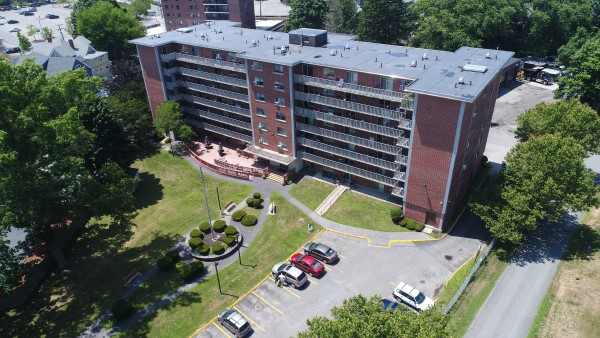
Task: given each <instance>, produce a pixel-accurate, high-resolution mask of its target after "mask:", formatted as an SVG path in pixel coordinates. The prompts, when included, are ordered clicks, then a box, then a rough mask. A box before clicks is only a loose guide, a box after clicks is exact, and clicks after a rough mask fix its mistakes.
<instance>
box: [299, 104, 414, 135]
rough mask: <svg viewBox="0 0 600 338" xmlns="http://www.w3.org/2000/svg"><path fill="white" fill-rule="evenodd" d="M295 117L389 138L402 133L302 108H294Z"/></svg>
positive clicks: (393, 129)
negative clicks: (312, 119)
mask: <svg viewBox="0 0 600 338" xmlns="http://www.w3.org/2000/svg"><path fill="white" fill-rule="evenodd" d="M295 112H296V114H297V115H300V116H305V117H310V118H314V119H317V120H320V121H326V122H331V123H335V124H339V125H342V126H345V127H350V128H354V129H359V130H364V131H368V132H371V133H376V134H381V135H386V136H391V137H401V136H402V135H403V134H404V132H403V131H402V130H398V129H396V128H390V127H385V126H380V125H378V124H374V123H368V122H365V121H359V120H353V119H349V118H346V117H342V116H337V115H334V114H330V113H321V112H318V111H314V110H310V109H304V108H296V110H295Z"/></svg>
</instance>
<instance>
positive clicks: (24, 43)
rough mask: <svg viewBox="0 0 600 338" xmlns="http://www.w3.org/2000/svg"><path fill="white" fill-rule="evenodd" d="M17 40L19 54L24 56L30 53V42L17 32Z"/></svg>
mask: <svg viewBox="0 0 600 338" xmlns="http://www.w3.org/2000/svg"><path fill="white" fill-rule="evenodd" d="M17 39H19V48H21V53H23V54H25V53H27V52H29V51H31V42H30V41H29V39H28V38H27V37H26V36H25V35H23V34H21V33H20V32H17Z"/></svg>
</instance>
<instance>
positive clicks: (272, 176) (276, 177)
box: [267, 173, 283, 185]
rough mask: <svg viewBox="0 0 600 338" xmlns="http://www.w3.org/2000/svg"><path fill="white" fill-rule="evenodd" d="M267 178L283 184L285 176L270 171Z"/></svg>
mask: <svg viewBox="0 0 600 338" xmlns="http://www.w3.org/2000/svg"><path fill="white" fill-rule="evenodd" d="M267 178H268V179H270V180H271V181H275V182H277V183H279V184H281V185H283V176H281V175H277V174H273V173H269V174H268V175H267Z"/></svg>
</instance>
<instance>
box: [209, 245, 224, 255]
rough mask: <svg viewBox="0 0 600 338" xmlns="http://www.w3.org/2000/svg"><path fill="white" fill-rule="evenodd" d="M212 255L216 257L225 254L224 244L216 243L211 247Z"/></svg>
mask: <svg viewBox="0 0 600 338" xmlns="http://www.w3.org/2000/svg"><path fill="white" fill-rule="evenodd" d="M211 249H212V253H213V254H215V255H220V254H222V253H223V251H224V249H223V244H222V243H214V244H213V245H212V247H211Z"/></svg>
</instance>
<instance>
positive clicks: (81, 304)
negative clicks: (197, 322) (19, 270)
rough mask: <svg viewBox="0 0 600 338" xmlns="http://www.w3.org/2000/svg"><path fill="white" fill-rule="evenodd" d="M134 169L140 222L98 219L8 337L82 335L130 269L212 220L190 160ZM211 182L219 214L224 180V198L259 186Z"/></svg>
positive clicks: (12, 319) (14, 319) (17, 315)
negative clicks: (122, 223) (138, 179)
mask: <svg viewBox="0 0 600 338" xmlns="http://www.w3.org/2000/svg"><path fill="white" fill-rule="evenodd" d="M133 167H136V168H138V169H139V170H140V176H141V178H142V179H143V181H142V183H141V184H140V186H139V187H138V190H137V191H136V193H135V196H136V206H137V216H136V217H135V218H134V219H133V221H132V224H130V225H128V226H119V225H115V224H112V225H111V224H110V220H108V219H98V220H92V221H91V222H90V224H89V225H88V226H86V228H85V230H84V232H83V233H82V234H81V236H79V238H78V239H77V241H76V242H75V244H74V245H73V247H72V249H71V251H70V252H69V253H68V259H69V263H70V266H69V268H68V269H67V270H64V271H56V272H54V273H53V274H51V275H50V277H49V278H48V279H47V280H46V281H45V282H44V284H43V285H42V287H41V289H40V291H39V293H38V294H36V295H35V296H33V297H32V299H31V300H29V301H28V302H27V303H26V305H25V306H23V307H21V308H19V309H17V310H13V311H10V312H9V313H7V314H6V317H7V318H6V317H5V318H2V323H3V325H1V328H0V336H3V337H44V336H48V337H59V336H60V337H75V336H77V335H78V334H79V333H80V332H81V331H83V330H84V329H85V328H86V327H87V326H88V325H90V324H91V323H92V321H93V320H94V319H95V318H97V317H98V316H99V315H100V314H101V313H102V312H103V311H105V310H107V309H109V308H110V306H111V305H112V304H113V303H114V302H115V301H116V300H117V299H119V298H120V297H121V296H122V294H123V293H124V292H125V291H126V289H125V288H124V287H123V283H124V281H123V278H124V277H125V276H126V275H127V274H129V272H131V271H132V270H137V271H140V272H143V271H145V270H147V269H148V268H150V267H151V266H152V265H153V264H154V263H155V261H156V259H157V258H158V257H159V256H160V254H161V253H162V252H164V251H166V250H167V249H169V248H170V247H171V246H172V245H174V244H175V243H176V242H177V240H178V239H179V238H180V236H181V235H182V234H183V233H185V232H186V231H188V230H189V229H191V228H192V227H195V226H198V225H199V224H200V223H201V222H202V221H204V220H206V219H207V217H206V208H205V203H204V198H203V195H202V194H201V184H200V174H199V172H198V170H196V169H195V168H194V167H193V166H191V165H190V164H189V163H188V162H187V161H186V160H185V159H182V158H179V157H173V156H172V155H170V154H168V153H165V152H161V153H158V154H156V155H154V156H152V157H150V158H147V159H144V160H142V161H139V162H136V163H135V164H134V165H133ZM205 183H206V187H207V193H208V195H209V204H210V207H211V215H217V214H218V204H217V197H216V192H215V188H216V187H217V185H218V186H219V194H220V195H221V199H226V200H233V201H237V202H241V201H243V199H244V198H245V197H246V196H247V195H249V194H250V193H251V192H252V190H253V187H251V186H246V185H242V184H234V183H229V182H225V181H220V180H216V179H213V178H210V177H205ZM213 217H214V216H213ZM158 278H162V276H159V277H158ZM165 283H172V280H170V279H169V280H165ZM171 286H173V287H175V285H165V287H166V288H167V289H168V288H170V287H171ZM159 292H160V290H159ZM5 323H6V324H8V325H5Z"/></svg>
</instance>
